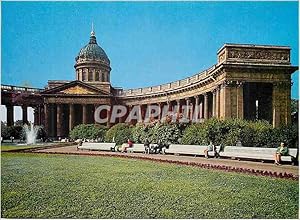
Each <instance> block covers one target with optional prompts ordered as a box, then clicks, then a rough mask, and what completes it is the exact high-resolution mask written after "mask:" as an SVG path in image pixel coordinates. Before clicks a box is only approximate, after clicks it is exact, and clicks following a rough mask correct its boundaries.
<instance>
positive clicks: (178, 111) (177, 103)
mask: <svg viewBox="0 0 300 220" xmlns="http://www.w3.org/2000/svg"><path fill="white" fill-rule="evenodd" d="M176 105H177V106H176V108H177V109H176V112H177V119H179V116H180V99H179V100H176Z"/></svg>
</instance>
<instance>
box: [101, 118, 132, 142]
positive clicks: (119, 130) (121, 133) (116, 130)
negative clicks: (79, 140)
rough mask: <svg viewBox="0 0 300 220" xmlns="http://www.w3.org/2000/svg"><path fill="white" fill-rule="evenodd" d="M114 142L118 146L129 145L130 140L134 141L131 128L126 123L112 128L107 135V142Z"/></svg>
mask: <svg viewBox="0 0 300 220" xmlns="http://www.w3.org/2000/svg"><path fill="white" fill-rule="evenodd" d="M113 139H114V141H115V142H116V143H117V145H120V144H123V143H127V140H128V139H132V134H131V127H130V126H129V125H127V124H124V123H119V124H116V125H114V126H112V127H111V128H110V129H109V130H108V131H107V132H106V135H105V141H106V142H112V141H113Z"/></svg>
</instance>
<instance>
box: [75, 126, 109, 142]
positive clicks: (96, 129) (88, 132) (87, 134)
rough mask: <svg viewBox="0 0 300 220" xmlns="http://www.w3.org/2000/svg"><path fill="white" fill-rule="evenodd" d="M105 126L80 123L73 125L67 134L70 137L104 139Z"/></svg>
mask: <svg viewBox="0 0 300 220" xmlns="http://www.w3.org/2000/svg"><path fill="white" fill-rule="evenodd" d="M106 130H107V128H106V127H105V126H103V125H97V124H80V125H77V126H75V127H74V128H73V129H72V130H71V131H70V134H69V136H70V137H71V138H72V139H98V138H99V139H104V136H105V133H106Z"/></svg>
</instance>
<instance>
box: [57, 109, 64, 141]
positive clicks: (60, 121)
mask: <svg viewBox="0 0 300 220" xmlns="http://www.w3.org/2000/svg"><path fill="white" fill-rule="evenodd" d="M62 116H63V115H62V105H61V104H57V105H56V134H57V136H58V137H62V136H63V130H62V127H63V117H62Z"/></svg>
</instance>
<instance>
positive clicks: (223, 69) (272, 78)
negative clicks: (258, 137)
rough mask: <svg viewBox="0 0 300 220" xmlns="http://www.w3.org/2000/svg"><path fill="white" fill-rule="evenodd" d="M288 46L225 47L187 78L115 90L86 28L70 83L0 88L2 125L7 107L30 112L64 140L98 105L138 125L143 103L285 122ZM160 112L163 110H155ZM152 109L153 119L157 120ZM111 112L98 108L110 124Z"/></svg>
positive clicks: (100, 52) (287, 112) (222, 116)
mask: <svg viewBox="0 0 300 220" xmlns="http://www.w3.org/2000/svg"><path fill="white" fill-rule="evenodd" d="M290 50H291V49H290V47H286V46H266V45H244V44H225V45H224V46H223V47H222V48H220V49H219V51H217V63H216V64H215V65H213V66H211V67H210V68H209V69H207V70H204V71H202V72H200V73H198V74H195V75H192V76H190V77H188V78H185V79H182V80H178V81H174V82H169V83H166V84H162V85H157V86H151V87H146V88H137V89H127V90H123V89H121V88H114V87H112V86H111V82H110V71H111V66H110V60H109V58H108V56H107V54H106V53H105V51H104V50H103V49H102V48H101V47H100V46H99V45H98V43H97V40H96V36H95V33H94V32H93V31H92V32H91V36H90V40H89V43H88V44H87V45H86V46H84V47H83V48H82V49H81V50H80V51H79V54H78V56H76V58H75V61H76V62H75V65H74V68H75V80H74V81H63V80H50V81H48V84H47V86H46V87H45V89H34V88H23V87H17V86H11V85H1V89H2V93H1V97H2V104H4V105H6V108H7V124H8V125H12V124H13V121H14V119H13V107H14V106H17V105H20V106H22V109H23V122H24V123H26V122H27V107H29V106H30V107H33V108H34V123H35V124H36V125H44V127H45V130H46V131H47V134H48V136H50V137H66V136H68V133H69V131H70V130H71V129H72V128H74V126H76V125H78V124H91V123H97V121H95V117H94V115H95V112H96V110H97V108H98V107H99V106H103V105H105V106H111V107H113V106H116V105H122V106H125V108H126V109H127V113H126V115H123V116H122V117H119V118H117V121H115V122H114V123H120V122H127V123H132V124H134V123H136V122H137V121H136V120H132V121H128V120H127V121H126V118H127V116H128V114H129V112H130V110H131V109H132V108H134V107H137V108H138V109H139V111H140V114H141V118H142V121H143V119H145V114H146V109H147V107H148V106H149V105H155V106H158V108H159V109H161V110H162V108H163V106H167V108H168V110H170V111H172V112H177V113H178V115H180V113H182V112H183V108H182V106H189V108H188V114H187V117H188V120H192V118H193V117H195V115H196V117H197V119H199V120H198V121H200V122H201V121H203V120H206V119H208V118H211V117H216V118H219V119H226V118H240V119H247V120H256V119H263V120H267V121H269V122H270V123H271V124H273V126H274V127H278V126H280V125H287V124H289V123H290V122H291V85H292V84H291V74H292V73H293V72H295V71H296V70H298V67H296V66H292V65H291V63H290ZM161 112H162V111H161ZM161 112H159V114H158V115H156V116H155V119H157V120H159V119H161V117H162V113H161ZM111 113H112V112H111V109H106V110H104V111H101V113H100V114H101V115H100V116H101V118H107V119H108V120H107V122H106V125H107V126H112V125H113V123H111V120H109V119H110V118H111Z"/></svg>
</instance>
